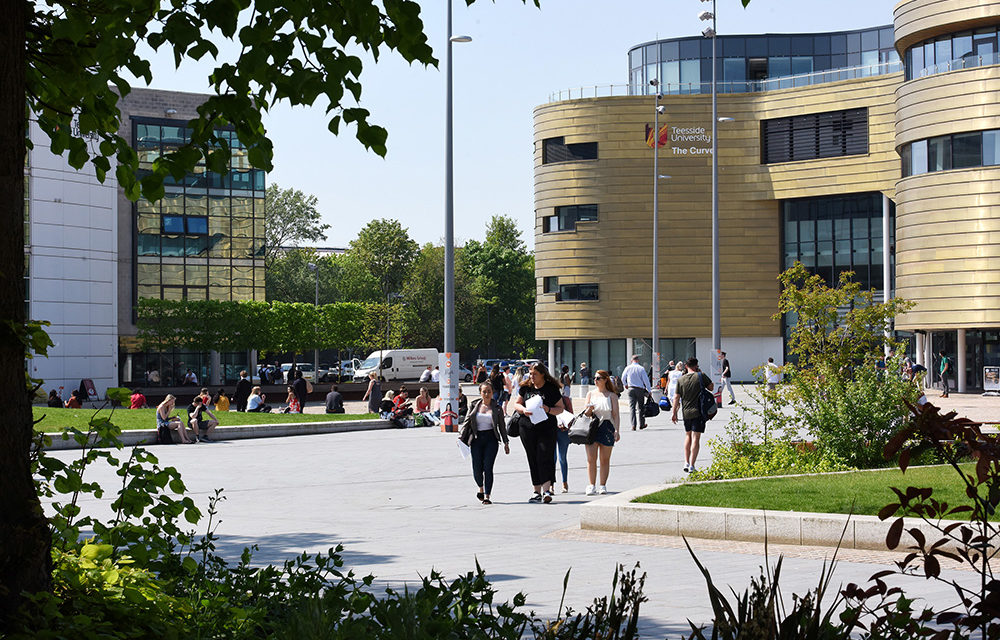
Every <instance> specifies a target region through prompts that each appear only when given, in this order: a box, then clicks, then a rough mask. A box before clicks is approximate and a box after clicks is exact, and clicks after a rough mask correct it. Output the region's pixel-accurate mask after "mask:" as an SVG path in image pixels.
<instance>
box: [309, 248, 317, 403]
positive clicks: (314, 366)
mask: <svg viewBox="0 0 1000 640" xmlns="http://www.w3.org/2000/svg"><path fill="white" fill-rule="evenodd" d="M306 266H308V267H309V270H310V271H312V272H313V273H315V274H316V303H315V304H316V310H317V311H318V310H319V265H318V264H315V263H313V262H310V263H309V264H308V265H306ZM313 333H314V334H315V333H316V326H315V325H314V326H313ZM315 339H316V340H318V339H319V336H318V335H317V336H316V338H315ZM313 382H314V383H317V384H318V383H319V343H318V342H317V343H316V348H315V349H313Z"/></svg>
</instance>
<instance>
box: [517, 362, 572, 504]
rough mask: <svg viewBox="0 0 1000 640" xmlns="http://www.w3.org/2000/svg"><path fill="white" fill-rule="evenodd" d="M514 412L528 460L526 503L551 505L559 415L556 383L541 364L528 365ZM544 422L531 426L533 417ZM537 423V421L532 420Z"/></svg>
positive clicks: (561, 404)
mask: <svg viewBox="0 0 1000 640" xmlns="http://www.w3.org/2000/svg"><path fill="white" fill-rule="evenodd" d="M513 406H514V412H515V413H518V414H520V416H521V417H519V418H518V420H519V426H520V429H521V444H522V445H524V453H525V455H526V456H527V457H528V470H529V471H530V473H531V484H532V486H533V488H534V493H532V494H531V497H530V498H528V502H534V503H540V502H544V503H545V504H548V503H550V502H552V485H553V484H555V480H556V458H555V448H556V416H557V415H559V414H560V413H562V412H563V398H562V393H561V392H560V390H559V381H558V380H556V379H555V378H553V377H552V374H550V373H549V370H548V369H547V368H546V367H545V365H544V364H542V363H540V362H537V363H535V364H533V365H531V369H530V370H529V372H528V377H527V379H525V381H524V382H522V383H521V386H520V387H518V389H517V398H516V399H515V400H514V405H513ZM529 406H530V407H532V408H529ZM532 409H534V414H535V415H536V416H538V415H539V414H541V415H543V416H544V418H542V419H541V420H539V421H538V422H533V421H532V418H531V415H532V413H533V410H532ZM536 419H537V418H536Z"/></svg>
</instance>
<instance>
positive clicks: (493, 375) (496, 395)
mask: <svg viewBox="0 0 1000 640" xmlns="http://www.w3.org/2000/svg"><path fill="white" fill-rule="evenodd" d="M489 383H490V384H491V385H493V402H496V403H497V404H501V405H502V404H503V392H504V387H505V386H506V384H505V381H504V379H503V373H501V372H500V365H498V364H495V365H493V368H492V369H491V370H490V377H489Z"/></svg>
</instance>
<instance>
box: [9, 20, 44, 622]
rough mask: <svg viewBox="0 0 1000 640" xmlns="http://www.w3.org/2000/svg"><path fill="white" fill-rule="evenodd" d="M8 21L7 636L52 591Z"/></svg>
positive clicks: (16, 49)
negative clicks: (20, 614) (29, 368)
mask: <svg viewBox="0 0 1000 640" xmlns="http://www.w3.org/2000/svg"><path fill="white" fill-rule="evenodd" d="M4 4H5V7H4V10H5V14H6V15H5V16H4V17H3V19H0V229H3V233H0V389H3V393H0V636H3V635H4V632H5V630H7V629H8V627H9V626H10V617H11V614H12V613H13V612H14V610H15V609H16V607H17V606H18V605H19V604H20V602H21V597H20V594H21V593H23V592H29V593H30V592H37V591H42V590H45V589H48V588H49V587H50V584H51V583H50V578H51V554H50V547H51V542H52V541H51V536H50V534H49V528H48V522H47V521H46V520H45V516H44V514H43V513H42V507H41V504H40V503H39V501H38V495H37V494H36V493H35V487H34V483H33V482H32V479H31V470H30V467H29V461H28V458H29V454H30V451H31V434H32V419H31V402H30V398H29V397H28V392H27V389H26V386H25V379H24V376H25V362H24V346H23V343H22V341H21V339H20V338H19V337H18V334H17V333H15V332H20V330H21V328H22V327H23V326H24V320H25V317H24V314H25V303H24V299H25V289H24V220H25V218H24V159H25V143H24V139H25V135H26V126H27V117H26V104H27V103H26V94H25V86H26V85H25V69H26V67H25V64H26V63H25V27H26V24H27V20H28V11H29V9H30V7H31V6H32V5H31V3H30V2H28V1H27V0H14V1H13V2H8V3H4Z"/></svg>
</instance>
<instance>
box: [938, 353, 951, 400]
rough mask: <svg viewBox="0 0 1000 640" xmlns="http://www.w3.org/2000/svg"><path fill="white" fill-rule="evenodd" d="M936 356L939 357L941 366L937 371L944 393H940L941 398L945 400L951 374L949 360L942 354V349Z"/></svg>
mask: <svg viewBox="0 0 1000 640" xmlns="http://www.w3.org/2000/svg"><path fill="white" fill-rule="evenodd" d="M938 355H939V356H941V365H940V367H939V368H938V371H939V372H940V375H941V387H942V388H943V389H944V391H943V392H942V393H941V397H942V398H947V397H948V379H949V378H951V373H952V367H951V358H949V357H948V356H946V355H945V354H944V349H942V350H941V351H939V352H938Z"/></svg>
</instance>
